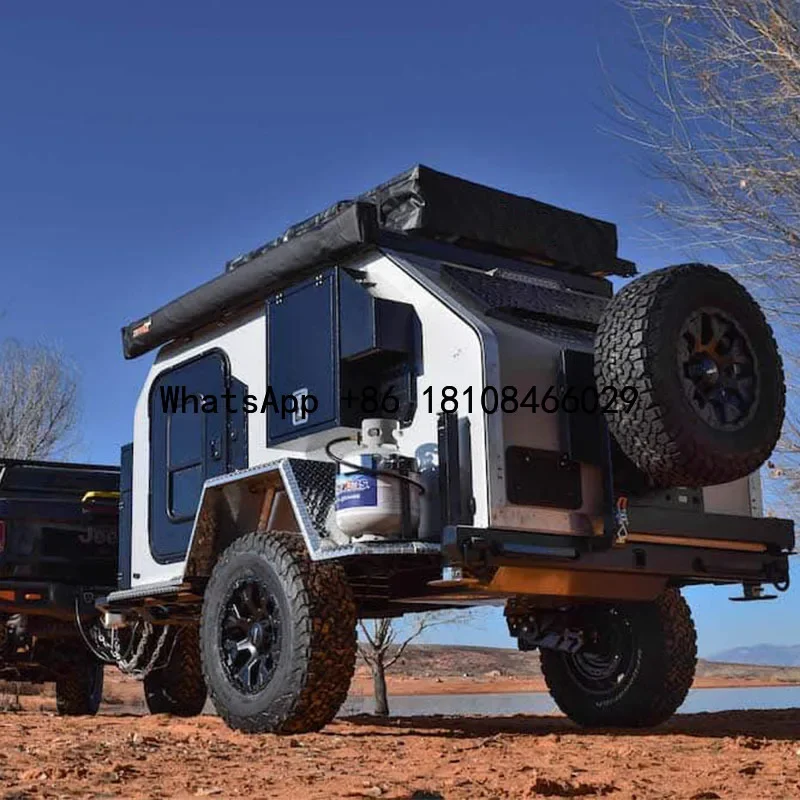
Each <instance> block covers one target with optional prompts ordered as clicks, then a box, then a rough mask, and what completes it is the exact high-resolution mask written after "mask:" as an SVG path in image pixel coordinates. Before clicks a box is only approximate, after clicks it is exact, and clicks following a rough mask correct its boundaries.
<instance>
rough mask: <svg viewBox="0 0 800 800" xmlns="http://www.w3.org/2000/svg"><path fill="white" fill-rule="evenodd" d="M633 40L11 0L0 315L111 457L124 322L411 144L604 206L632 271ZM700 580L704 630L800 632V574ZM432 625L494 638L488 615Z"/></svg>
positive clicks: (643, 227) (638, 195)
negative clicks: (627, 105) (617, 109)
mask: <svg viewBox="0 0 800 800" xmlns="http://www.w3.org/2000/svg"><path fill="white" fill-rule="evenodd" d="M600 54H602V61H603V63H604V64H605V70H607V71H608V73H609V74H611V75H612V76H613V78H614V80H615V81H619V82H620V83H624V84H626V85H631V83H634V84H635V83H636V82H637V80H638V78H639V76H641V74H642V71H643V65H644V62H643V57H642V55H641V54H640V53H639V52H638V50H637V49H636V47H635V36H634V34H633V32H632V31H631V29H630V26H629V24H628V20H627V17H626V15H625V13H624V12H623V11H622V10H621V9H619V8H618V6H617V5H616V3H614V2H611V0H573V2H570V3H531V2H530V1H529V0H528V2H522V1H521V0H500V2H495V3H492V4H486V3H484V2H474V1H473V0H460V1H459V2H454V1H452V0H438V2H435V3H434V2H430V0H428V2H424V3H423V2H419V1H418V0H406V2H405V3H403V4H401V5H397V4H384V3H376V2H370V3H367V2H361V0H351V1H350V2H348V3H330V2H326V3H322V2H316V1H313V2H312V1H311V0H307V2H305V3H293V4H291V3H289V4H284V3H263V2H255V1H254V0H242V1H241V2H238V3H222V2H211V0H196V1H195V2H191V3H189V2H186V0H183V2H173V3H169V4H164V3H153V2H139V3H136V4H121V3H105V2H104V3H100V2H92V1H88V0H87V2H82V3H79V4H74V3H69V4H67V3H63V2H37V1H36V0H31V2H28V3H25V4H12V3H0V272H2V277H3V292H2V294H0V337H6V336H14V337H17V338H20V339H22V340H26V341H46V342H49V343H56V344H58V345H59V346H60V347H61V348H62V349H63V351H64V352H65V353H66V354H67V356H68V357H69V358H70V359H71V360H72V361H73V362H74V363H75V364H76V366H77V368H78V369H79V371H80V374H81V381H82V428H81V444H80V445H79V447H78V448H77V449H76V450H75V452H74V453H73V456H74V457H75V458H79V459H84V460H95V461H101V462H110V463H114V462H116V461H117V459H118V453H119V446H120V445H121V444H123V443H125V442H127V441H129V440H130V438H131V424H132V411H133V406H134V403H135V400H136V396H137V394H138V391H139V387H140V384H141V381H142V379H143V377H144V375H145V373H146V371H147V368H148V366H149V363H150V360H151V359H150V358H149V357H144V358H142V359H139V360H137V361H134V362H125V361H124V360H123V358H122V354H121V347H120V337H119V329H120V327H121V326H122V325H123V324H124V323H126V322H128V321H130V320H131V319H134V318H137V317H140V316H142V315H143V314H145V313H147V312H148V311H150V310H152V309H154V308H155V307H157V306H159V305H160V304H162V303H163V302H165V301H167V300H170V299H172V298H173V297H175V296H177V295H178V294H180V293H182V292H183V291H186V290H187V289H190V288H192V287H194V286H195V285H197V284H198V283H200V282H202V281H204V280H206V279H207V278H209V277H211V276H213V275H215V274H217V273H218V272H219V271H220V270H221V269H222V267H223V264H224V262H225V261H226V260H227V259H229V258H231V257H233V256H235V255H237V254H239V253H240V252H243V251H246V250H249V249H251V248H253V247H255V246H257V245H259V244H261V243H262V242H264V241H266V240H268V239H271V238H272V237H274V236H275V235H276V234H278V233H280V232H281V231H282V230H283V229H284V228H285V227H287V226H288V225H290V224H291V223H293V222H296V221H298V220H300V219H303V218H305V217H306V216H308V215H310V214H312V213H314V212H315V211H318V210H320V209H322V208H323V207H325V206H327V205H328V204H330V203H332V202H333V201H335V200H337V199H340V198H343V197H348V196H351V195H353V194H356V193H358V192H360V191H363V190H365V189H367V188H369V187H371V186H372V185H374V184H376V183H379V182H380V181H382V180H385V179H386V178H388V177H390V176H391V175H393V174H395V173H397V172H399V171H401V170H403V169H405V168H406V167H408V166H410V165H412V164H414V163H416V162H422V163H426V164H429V165H430V166H433V167H436V168H438V169H442V170H445V171H449V172H453V173H456V174H459V175H462V176H464V177H467V178H470V179H472V180H477V181H481V182H486V183H490V184H493V185H495V186H499V187H502V188H504V189H507V190H509V191H513V192H517V193H520V194H528V195H532V196H535V197H537V198H539V199H542V200H545V201H547V202H551V203H555V204H557V205H562V206H566V207H569V208H574V209H576V210H579V211H582V212H584V213H588V214H591V215H596V216H599V217H602V218H606V219H609V220H612V221H614V222H616V223H617V225H618V226H619V235H620V243H621V244H620V254H621V255H622V256H624V257H626V258H630V259H633V260H635V261H637V262H638V263H639V265H640V268H641V269H643V270H646V269H649V268H652V267H656V266H663V265H664V264H667V263H670V262H674V261H677V260H685V256H686V254H685V253H676V252H672V253H670V252H666V251H664V250H663V249H661V248H659V247H657V246H655V245H653V243H652V242H651V241H649V240H648V237H647V230H648V228H649V224H650V223H649V220H648V218H647V213H646V201H647V199H648V197H650V196H651V195H652V193H653V192H654V191H655V189H656V187H654V186H653V185H652V183H651V182H650V181H649V180H648V179H647V178H646V177H645V174H644V173H643V171H642V170H641V168H640V167H639V166H637V164H636V161H637V159H638V158H639V157H640V156H641V154H640V153H639V152H638V151H637V150H636V148H635V147H634V146H633V145H631V144H630V143H628V142H625V141H624V140H622V139H620V138H618V137H615V136H612V135H609V134H607V133H605V132H604V130H603V129H604V128H608V127H609V126H610V125H611V124H613V114H612V113H611V111H610V110H609V102H608V92H607V77H606V75H605V73H604V70H603V68H601V60H600ZM728 594H730V592H729V590H727V589H716V590H713V591H711V590H693V591H692V592H691V593H690V595H689V596H690V598H691V600H692V604H693V608H694V611H695V614H696V617H697V619H698V623H699V628H700V636H701V639H700V641H701V651H702V652H704V653H710V652H714V651H716V650H719V649H721V648H723V647H728V646H732V645H735V644H752V643H755V642H758V641H773V642H791V643H794V642H797V641H800V614H798V613H797V612H798V611H799V610H800V599H799V598H800V595H798V594H796V593H795V592H792V591H790V593H789V596H788V597H785V598H783V599H782V600H781V601H780V603H779V604H777V603H773V604H766V603H765V604H749V605H747V606H741V605H738V604H731V603H728V602H727V600H726V599H725V598H726V597H727V596H728ZM482 617H484V618H483V619H482V620H481V622H480V624H479V625H478V626H477V627H471V628H469V629H465V628H453V629H452V630H445V629H439V630H438V631H437V634H436V635H437V638H440V639H441V638H443V637H445V636H446V637H447V638H448V639H450V640H453V639H456V640H459V641H464V642H470V641H473V642H474V643H490V644H507V643H510V640H509V639H508V638H507V637H506V635H505V632H504V628H503V626H502V624H499V622H500V621H498V620H497V619H496V617H494V616H486V615H482Z"/></svg>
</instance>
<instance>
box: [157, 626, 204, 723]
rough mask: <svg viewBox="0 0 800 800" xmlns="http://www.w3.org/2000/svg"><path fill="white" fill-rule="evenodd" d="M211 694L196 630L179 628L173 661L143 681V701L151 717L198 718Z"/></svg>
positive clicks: (190, 627)
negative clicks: (204, 672)
mask: <svg viewBox="0 0 800 800" xmlns="http://www.w3.org/2000/svg"><path fill="white" fill-rule="evenodd" d="M207 696H208V690H207V689H206V682H205V679H204V678H203V667H202V664H201V661H200V634H199V631H198V629H197V627H196V626H194V625H192V626H186V627H182V628H178V630H177V631H176V632H175V644H174V646H173V648H172V653H171V655H170V660H169V662H168V663H167V664H166V666H165V667H164V668H163V669H157V670H154V671H153V672H151V673H150V674H149V675H147V676H146V677H145V679H144V698H145V702H146V703H147V708H148V709H149V710H150V713H151V714H172V715H173V716H176V717H196V716H197V715H198V714H200V713H201V712H202V711H203V707H204V706H205V704H206V698H207Z"/></svg>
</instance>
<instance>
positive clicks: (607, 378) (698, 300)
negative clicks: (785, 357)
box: [595, 264, 786, 487]
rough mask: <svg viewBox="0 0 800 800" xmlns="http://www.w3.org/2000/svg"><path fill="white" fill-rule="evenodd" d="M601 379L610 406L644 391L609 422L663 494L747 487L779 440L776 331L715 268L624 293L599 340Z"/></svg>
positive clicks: (781, 395)
mask: <svg viewBox="0 0 800 800" xmlns="http://www.w3.org/2000/svg"><path fill="white" fill-rule="evenodd" d="M595 379H596V382H597V389H598V391H599V392H600V394H601V397H606V398H609V399H610V398H611V397H612V396H613V395H614V394H615V393H619V392H620V391H621V390H622V389H623V387H627V386H634V387H635V388H636V390H637V392H638V398H637V400H636V402H635V403H634V405H633V407H632V408H630V410H629V411H626V410H624V409H623V408H621V407H619V406H618V409H619V410H618V411H617V413H610V414H607V415H605V417H606V419H607V421H608V425H609V428H610V430H611V433H612V434H613V435H614V437H615V438H616V440H617V442H619V444H620V446H621V447H622V450H623V451H624V452H625V454H626V455H627V456H628V458H630V459H631V461H633V462H634V464H635V465H636V466H637V467H638V468H639V469H640V470H642V471H643V472H645V473H646V474H647V475H648V476H649V478H650V480H651V481H652V484H653V485H654V486H660V487H668V486H711V485H715V484H720V483H727V482H729V481H733V480H736V479H737V478H743V477H744V476H746V475H749V474H750V473H751V472H753V471H755V470H757V469H758V468H759V467H760V466H761V464H763V463H764V461H765V460H766V459H767V457H768V456H769V454H770V453H771V452H772V450H773V448H774V447H775V444H776V442H777V441H778V436H779V435H780V430H781V425H782V423H783V416H784V406H785V394H786V390H785V386H784V375H783V365H782V362H781V358H780V355H779V353H778V349H777V346H776V344H775V339H774V337H773V335H772V330H771V328H770V326H769V325H768V324H767V322H766V320H765V318H764V315H763V314H762V312H761V309H760V308H759V307H758V304H757V303H756V302H755V300H753V298H752V297H751V296H750V294H749V293H748V292H747V291H746V290H745V289H744V287H742V286H741V285H740V284H739V283H737V282H736V281H735V280H734V279H733V278H732V277H731V276H730V275H728V274H726V273H725V272H722V271H721V270H718V269H716V268H714V267H709V266H706V265H703V264H682V265H679V266H674V267H667V268H665V269H660V270H656V271H654V272H650V273H648V274H646V275H644V276H642V277H641V278H638V279H637V280H634V281H632V282H631V283H629V284H628V285H627V286H625V287H624V288H623V289H622V290H621V291H620V292H619V293H618V294H617V295H616V296H615V297H614V298H613V299H612V300H611V302H610V303H609V305H608V307H607V308H606V310H605V312H604V314H603V318H602V319H601V321H600V325H599V327H598V330H597V334H596V337H595ZM602 402H603V401H601V403H602ZM603 404H604V405H605V403H603Z"/></svg>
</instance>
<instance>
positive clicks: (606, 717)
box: [540, 589, 697, 728]
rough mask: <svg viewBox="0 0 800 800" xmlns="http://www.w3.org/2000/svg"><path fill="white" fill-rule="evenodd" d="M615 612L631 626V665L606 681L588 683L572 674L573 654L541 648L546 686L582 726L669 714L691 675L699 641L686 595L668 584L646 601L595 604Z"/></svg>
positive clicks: (649, 720) (645, 723)
mask: <svg viewBox="0 0 800 800" xmlns="http://www.w3.org/2000/svg"><path fill="white" fill-rule="evenodd" d="M598 609H599V610H600V611H601V612H602V613H608V614H611V613H613V614H618V615H621V618H622V619H624V620H626V621H627V623H628V624H629V625H630V629H631V631H632V632H633V637H634V642H635V646H634V647H633V651H632V652H633V657H632V659H631V661H630V665H631V669H630V670H629V671H628V672H627V674H625V675H624V677H622V678H621V679H620V680H619V682H618V683H616V684H615V685H614V682H613V680H612V681H611V684H612V685H611V686H610V687H605V686H601V685H600V684H598V685H597V686H596V687H591V688H592V691H587V688H586V681H585V680H581V679H578V678H576V677H575V675H576V670H575V660H574V659H575V658H576V657H575V656H572V655H570V654H567V653H562V652H559V651H557V650H542V651H541V653H540V662H541V666H542V673H543V674H544V679H545V682H546V683H547V688H548V689H549V690H550V694H551V695H552V697H553V700H555V702H556V704H557V705H558V707H559V708H560V709H561V710H562V711H563V712H564V713H565V714H566V715H567V716H568V717H569V718H570V719H571V720H572V721H573V722H576V723H578V724H579V725H583V726H586V727H613V728H645V727H651V726H653V725H658V724H660V723H661V722H664V721H665V720H667V719H669V717H671V716H672V715H673V714H674V713H675V711H676V710H677V709H678V707H679V706H680V705H681V703H683V701H684V699H685V698H686V694H687V692H688V691H689V688H690V687H691V685H692V681H693V680H694V672H695V667H696V665H697V642H696V634H695V628H694V623H693V621H692V616H691V612H690V611H689V606H688V605H687V604H686V601H685V600H684V599H683V597H681V595H680V592H679V591H678V590H676V589H668V590H667V591H665V592H664V593H663V594H662V595H660V596H659V597H658V599H657V600H655V601H653V602H649V603H624V604H618V605H606V606H602V607H598Z"/></svg>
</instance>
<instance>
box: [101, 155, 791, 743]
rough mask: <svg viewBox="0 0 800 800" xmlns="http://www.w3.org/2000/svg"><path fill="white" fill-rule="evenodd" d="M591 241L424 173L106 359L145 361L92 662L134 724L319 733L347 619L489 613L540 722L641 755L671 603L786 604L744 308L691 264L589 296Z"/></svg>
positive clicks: (655, 705) (141, 325)
mask: <svg viewBox="0 0 800 800" xmlns="http://www.w3.org/2000/svg"><path fill="white" fill-rule="evenodd" d="M634 272H635V268H634V266H633V264H631V263H630V262H626V261H623V260H621V259H619V258H618V257H617V241H616V229H615V227H614V226H613V225H610V224H609V223H605V222H602V221H599V220H596V219H592V218H589V217H585V216H582V215H579V214H575V213H573V212H569V211H564V210H561V209H557V208H554V207H552V206H547V205H544V204H542V203H538V202H536V201H534V200H530V199H527V198H521V197H517V196H513V195H509V194H505V193H503V192H498V191H496V190H493V189H490V188H487V187H484V186H479V185H477V184H473V183H469V182H467V181H463V180H460V179H457V178H453V177H451V176H448V175H444V174H442V173H438V172H434V171H433V170H430V169H427V168H425V167H417V168H415V169H413V170H411V171H410V172H407V173H405V174H403V175H401V176H399V177H397V178H395V179H393V180H392V181H390V182H388V183H386V184H384V185H382V186H380V187H378V188H377V189H375V190H373V191H371V192H369V193H367V194H366V195H364V196H362V197H360V198H359V199H358V200H356V201H348V202H345V203H340V204H338V205H337V206H334V207H333V208H331V209H329V210H328V211H326V212H325V213H323V214H320V215H318V216H316V217H314V218H312V219H310V220H307V221H306V222H304V223H301V224H300V225H297V226H295V227H294V228H291V229H290V230H289V231H287V232H286V234H285V235H284V236H282V237H281V238H280V239H278V240H275V241H273V242H271V243H269V244H267V245H265V246H264V247H262V248H260V249H258V250H256V251H254V252H252V253H249V254H247V255H246V256H243V257H241V258H239V259H236V260H234V261H232V262H230V263H229V264H228V265H226V270H225V272H224V274H222V275H220V276H219V277H217V278H215V279H213V280H211V281H209V282H208V283H205V284H203V285H202V286H200V287H199V288H197V289H195V290H194V291H191V292H189V293H187V294H185V295H183V296H182V297H180V298H178V299H177V300H175V301H173V302H171V303H168V304H167V305H165V306H163V307H162V308H160V309H158V310H157V311H155V312H153V313H152V314H149V315H147V316H146V317H144V318H142V319H140V320H138V321H136V322H135V323H132V324H130V325H128V326H127V327H125V328H124V329H123V346H124V353H125V356H126V357H127V358H134V357H137V356H139V355H141V354H143V353H146V352H149V351H152V350H154V349H155V348H160V349H159V350H158V353H157V356H156V359H155V363H154V364H153V366H152V368H151V370H150V373H149V375H148V377H147V379H146V381H145V384H144V386H143V388H142V392H141V395H140V397H139V400H138V403H137V405H136V411H135V417H134V427H133V442H132V444H130V445H127V446H125V447H124V448H123V450H122V473H121V506H120V509H121V511H120V529H119V541H120V547H119V576H118V580H119V582H118V587H117V588H116V590H115V591H112V592H110V593H108V594H107V595H105V596H102V597H99V598H98V599H97V606H98V608H99V609H100V610H101V612H102V623H103V624H98V625H94V626H91V628H90V629H89V630H88V631H87V632H86V635H87V641H88V642H89V644H90V646H91V647H92V649H93V650H95V652H96V653H97V654H98V655H100V656H104V657H106V658H108V659H110V660H115V661H118V662H120V664H121V665H122V666H123V667H124V668H126V669H128V670H135V671H137V672H138V674H140V675H141V676H144V680H145V687H146V691H147V697H148V702H149V704H150V707H151V708H152V709H153V710H169V711H172V712H174V713H183V714H193V713H198V712H199V710H200V709H201V708H202V705H203V702H204V700H205V696H206V687H207V688H208V691H209V693H210V695H211V698H212V700H213V702H214V704H215V706H216V708H217V710H218V711H219V713H220V714H221V715H222V716H223V717H224V719H225V720H226V721H227V722H228V724H229V725H231V726H233V727H236V728H239V729H242V730H247V731H274V732H280V733H288V732H292V733H296V732H302V731H309V730H315V729H318V728H320V727H321V726H323V725H325V724H326V723H327V722H329V721H330V720H331V719H332V718H333V716H334V715H335V714H336V712H337V711H338V709H339V707H340V705H341V703H342V702H343V700H344V698H345V696H346V694H347V691H348V686H349V683H350V679H351V676H352V673H353V668H354V662H355V654H356V636H355V623H356V619H357V618H358V617H374V616H386V615H389V616H397V615H400V614H403V613H406V612H411V611H422V610H426V609H435V608H447V607H453V606H458V605H475V604H481V603H504V604H505V608H506V616H507V620H508V626H509V630H510V632H511V634H512V635H513V636H516V637H517V638H518V641H519V645H520V647H522V648H525V649H534V648H539V649H540V651H541V659H542V666H543V669H544V674H545V678H546V680H547V683H548V686H549V687H550V689H551V691H552V694H553V696H554V698H555V700H556V701H557V703H558V704H559V706H560V707H561V708H562V709H563V710H564V711H565V712H566V713H567V714H568V715H569V716H570V717H571V718H573V719H574V720H576V721H578V722H580V723H584V724H591V725H650V724H655V723H657V722H660V721H661V720H663V719H665V718H667V717H668V716H669V715H670V714H672V713H673V712H674V711H675V709H676V708H677V707H678V706H679V705H680V703H681V702H682V700H683V698H684V696H685V694H686V692H687V690H688V688H689V686H690V684H691V681H692V677H693V674H694V667H695V660H696V658H695V656H696V648H695V633H694V627H693V624H692V621H691V617H690V615H689V611H688V607H687V606H686V604H685V602H684V601H683V599H682V598H681V596H680V594H679V590H680V588H681V587H683V586H688V585H695V584H720V585H723V584H741V585H742V586H743V587H744V591H743V593H742V599H751V600H752V599H760V598H763V597H765V596H766V595H764V593H763V590H762V587H763V586H765V585H766V586H774V587H776V588H777V589H780V590H783V589H786V588H787V587H788V583H789V569H788V555H789V554H790V553H791V551H792V548H793V546H794V534H793V526H792V523H791V522H789V521H786V520H779V519H770V518H764V517H762V516H761V498H760V492H759V483H758V472H757V471H758V468H759V467H760V466H761V464H762V463H763V462H764V460H765V459H766V458H767V456H768V455H769V453H770V452H771V450H772V449H773V447H774V445H775V443H776V441H777V438H778V434H779V431H780V428H781V424H782V419H783V411H784V383H783V372H782V367H781V361H780V357H779V355H778V353H777V349H776V346H775V342H774V340H773V337H772V334H771V331H770V329H769V327H768V325H767V324H766V322H765V320H764V317H763V315H762V314H761V312H760V310H759V309H758V306H757V305H756V303H755V302H754V301H753V300H752V299H751V298H750V296H749V295H748V294H747V293H746V292H745V291H744V289H742V287H740V286H739V285H738V284H737V283H736V282H735V281H734V280H733V279H731V278H730V277H729V276H727V275H726V274H724V273H722V272H720V271H718V270H716V269H714V268H712V267H708V266H703V265H696V264H691V265H681V266H677V267H671V268H668V269H665V270H658V271H655V272H652V273H649V274H647V275H645V276H643V277H640V278H638V279H636V280H634V281H632V282H630V283H629V284H628V285H627V286H626V287H625V288H624V289H623V290H622V291H620V292H619V293H618V294H617V295H616V296H613V297H612V294H613V293H612V285H611V283H610V281H609V280H608V277H607V276H609V275H619V276H624V277H630V276H632V275H633V274H634Z"/></svg>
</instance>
